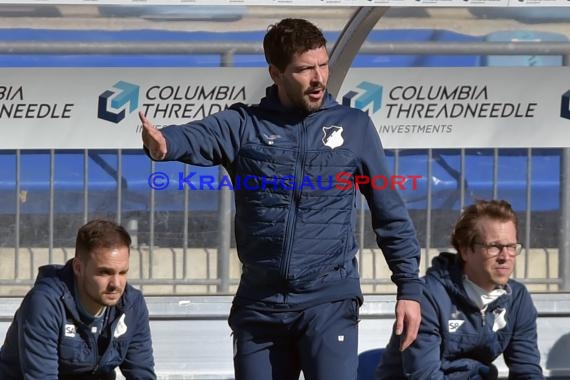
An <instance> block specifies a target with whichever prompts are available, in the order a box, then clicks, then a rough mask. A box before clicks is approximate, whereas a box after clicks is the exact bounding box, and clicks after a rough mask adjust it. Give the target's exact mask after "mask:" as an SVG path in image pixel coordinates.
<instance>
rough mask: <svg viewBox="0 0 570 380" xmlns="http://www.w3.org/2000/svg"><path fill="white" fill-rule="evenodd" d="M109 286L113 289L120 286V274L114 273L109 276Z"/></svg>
mask: <svg viewBox="0 0 570 380" xmlns="http://www.w3.org/2000/svg"><path fill="white" fill-rule="evenodd" d="M109 287H110V288H113V289H116V288H120V287H121V275H120V274H116V275H114V276H111V277H110V278H109Z"/></svg>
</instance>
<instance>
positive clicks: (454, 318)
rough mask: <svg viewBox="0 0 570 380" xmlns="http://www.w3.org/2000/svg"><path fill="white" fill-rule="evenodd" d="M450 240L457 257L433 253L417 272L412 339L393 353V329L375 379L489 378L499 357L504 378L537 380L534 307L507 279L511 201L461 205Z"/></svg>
mask: <svg viewBox="0 0 570 380" xmlns="http://www.w3.org/2000/svg"><path fill="white" fill-rule="evenodd" d="M451 243H452V245H453V247H454V248H455V250H457V254H453V253H448V252H443V253H440V255H439V256H437V257H435V258H434V259H433V261H432V266H431V267H430V268H429V269H428V271H427V274H426V276H425V277H424V291H423V295H422V300H421V311H422V320H421V325H420V330H419V333H418V337H417V339H416V341H415V342H414V343H413V344H412V345H411V346H410V348H409V349H407V350H405V351H403V352H400V350H399V349H398V347H399V345H400V342H399V341H400V337H399V336H397V335H394V334H393V335H392V337H391V339H390V342H389V343H388V346H387V348H386V350H385V352H384V355H383V357H382V361H381V362H380V364H379V366H378V368H377V371H376V379H377V380H382V379H390V380H394V379H430V380H432V379H496V378H497V376H498V373H497V369H496V367H495V366H494V365H493V361H494V360H495V359H496V358H497V357H498V356H499V355H501V354H502V355H503V357H504V359H505V363H506V364H507V366H508V367H509V379H519V378H524V379H543V378H544V377H543V375H542V369H541V366H540V353H539V351H538V347H537V333H536V318H537V313H536V309H535V307H534V305H533V303H532V299H531V297H530V295H529V293H528V291H527V290H526V288H525V287H524V285H523V284H521V283H519V282H517V281H514V280H512V279H510V276H511V274H512V273H513V269H514V267H515V261H516V257H517V256H518V255H519V254H520V253H521V251H522V245H521V244H520V243H518V239H517V216H516V214H515V212H514V211H513V209H512V208H511V205H510V204H509V203H508V202H506V201H502V200H501V201H497V200H493V201H479V202H477V203H475V204H473V205H471V206H469V207H467V208H466V209H465V210H463V212H462V214H461V216H460V218H459V220H458V221H457V223H456V225H455V228H454V231H453V234H452V237H451Z"/></svg>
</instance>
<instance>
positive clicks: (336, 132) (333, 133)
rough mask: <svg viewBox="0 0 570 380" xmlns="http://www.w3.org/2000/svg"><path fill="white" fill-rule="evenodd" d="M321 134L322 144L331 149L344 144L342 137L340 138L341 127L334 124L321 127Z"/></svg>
mask: <svg viewBox="0 0 570 380" xmlns="http://www.w3.org/2000/svg"><path fill="white" fill-rule="evenodd" d="M323 134H324V136H323V144H325V145H326V146H328V147H329V148H331V149H334V148H336V147H339V146H341V145H342V144H344V139H343V138H342V127H338V126H336V125H331V126H330V127H323Z"/></svg>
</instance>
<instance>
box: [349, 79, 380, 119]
mask: <svg viewBox="0 0 570 380" xmlns="http://www.w3.org/2000/svg"><path fill="white" fill-rule="evenodd" d="M356 87H358V88H360V89H361V90H364V91H363V92H357V91H349V92H347V93H346V95H344V96H343V98H342V104H343V105H345V106H349V107H355V108H358V109H361V110H364V109H366V108H367V107H368V106H369V105H370V106H371V107H372V113H375V112H378V111H379V110H380V107H381V106H382V86H379V85H377V84H374V83H371V82H366V81H364V82H361V83H360V84H358V85H357V86H356ZM353 99H354V104H352V103H353Z"/></svg>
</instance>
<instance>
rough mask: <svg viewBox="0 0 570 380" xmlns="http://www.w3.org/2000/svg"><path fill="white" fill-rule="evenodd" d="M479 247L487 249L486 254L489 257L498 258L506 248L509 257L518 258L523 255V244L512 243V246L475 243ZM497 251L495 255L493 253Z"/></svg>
mask: <svg viewBox="0 0 570 380" xmlns="http://www.w3.org/2000/svg"><path fill="white" fill-rule="evenodd" d="M475 245H479V246H481V247H483V248H485V252H486V253H487V256H488V257H497V256H499V254H500V253H501V252H503V250H505V248H506V252H507V255H508V256H511V257H516V256H518V255H520V254H521V253H522V250H523V248H524V247H523V245H522V244H521V243H510V244H499V243H488V244H487V243H481V242H474V243H473V246H475ZM491 249H493V250H497V251H496V252H495V253H493V252H492V251H491Z"/></svg>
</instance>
